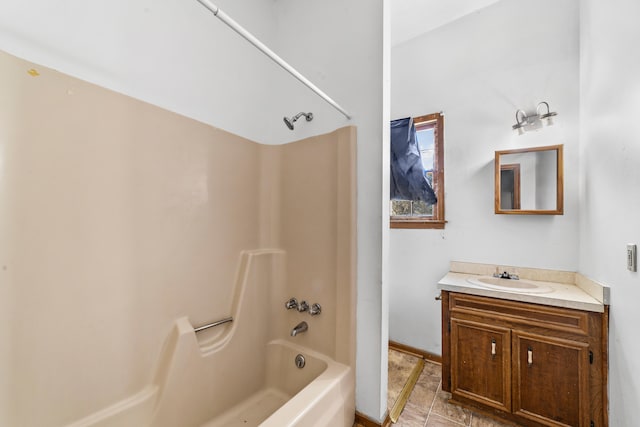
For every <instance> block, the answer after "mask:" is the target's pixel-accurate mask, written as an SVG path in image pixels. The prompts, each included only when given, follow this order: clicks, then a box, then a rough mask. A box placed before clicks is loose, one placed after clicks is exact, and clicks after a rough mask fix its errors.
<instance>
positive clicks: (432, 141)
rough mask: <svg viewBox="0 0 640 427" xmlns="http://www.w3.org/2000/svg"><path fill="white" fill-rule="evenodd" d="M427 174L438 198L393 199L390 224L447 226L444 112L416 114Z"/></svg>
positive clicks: (400, 226)
mask: <svg viewBox="0 0 640 427" xmlns="http://www.w3.org/2000/svg"><path fill="white" fill-rule="evenodd" d="M413 123H414V125H415V127H416V137H417V140H418V147H419V150H420V154H421V157H422V165H423V168H424V175H425V177H426V179H427V181H428V182H429V184H430V185H431V187H432V188H433V191H434V192H435V193H436V197H437V198H438V201H437V202H436V203H435V204H434V205H427V204H426V203H424V202H422V201H420V200H391V201H390V203H391V206H390V226H391V228H440V229H441V228H444V224H445V220H444V116H443V115H442V114H440V113H435V114H428V115H426V116H420V117H414V118H413Z"/></svg>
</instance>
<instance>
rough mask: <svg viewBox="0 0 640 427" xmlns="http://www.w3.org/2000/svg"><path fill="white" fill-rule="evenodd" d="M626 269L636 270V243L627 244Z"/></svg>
mask: <svg viewBox="0 0 640 427" xmlns="http://www.w3.org/2000/svg"><path fill="white" fill-rule="evenodd" d="M627 270H629V271H638V256H637V255H636V245H634V244H633V243H629V244H628V245H627Z"/></svg>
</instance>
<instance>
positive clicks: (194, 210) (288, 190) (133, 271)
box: [0, 52, 356, 427]
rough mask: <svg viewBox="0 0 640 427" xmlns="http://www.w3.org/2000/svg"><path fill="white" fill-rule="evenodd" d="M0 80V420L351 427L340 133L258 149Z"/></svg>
mask: <svg viewBox="0 0 640 427" xmlns="http://www.w3.org/2000/svg"><path fill="white" fill-rule="evenodd" d="M0 69H2V70H3V78H2V79H1V80H0V91H1V92H2V93H3V94H4V96H3V97H1V98H0V123H2V129H1V130H0V144H1V145H0V153H1V154H2V155H3V157H2V161H3V162H4V163H3V169H2V170H0V172H2V178H3V179H2V180H0V230H9V231H10V232H7V233H3V235H5V236H7V239H3V242H2V244H0V254H6V258H5V259H6V261H3V263H4V264H5V265H6V268H5V270H2V271H3V274H4V276H3V277H4V278H6V279H7V282H6V283H7V284H8V286H5V287H3V288H2V289H0V291H1V292H3V294H2V296H3V299H2V303H6V304H8V307H11V308H12V309H11V310H8V311H7V310H2V313H0V315H2V316H4V317H7V316H8V318H7V319H6V322H3V324H4V325H8V326H7V328H5V329H3V330H2V333H3V342H5V343H7V345H6V346H4V347H3V348H0V372H2V373H3V375H2V376H3V381H2V382H0V397H1V399H0V425H2V426H21V427H41V426H47V427H217V426H225V427H230V426H243V427H250V426H254V427H257V426H263V427H286V426H290V427H294V426H299V427H303V426H304V427H307V426H318V427H320V426H331V427H336V426H337V427H340V426H345V427H346V426H349V427H350V426H351V425H352V424H353V419H354V413H355V372H354V370H355V369H354V368H355V260H356V257H355V255H356V248H355V241H356V240H355V164H356V162H355V140H356V129H355V127H345V128H341V129H338V130H335V131H333V132H331V133H328V134H324V135H319V136H315V137H312V138H307V139H305V140H301V141H297V142H293V143H290V144H283V145H274V146H267V145H262V144H257V143H254V142H252V141H248V140H246V139H244V138H241V137H239V136H237V135H233V134H230V133H228V132H225V131H222V130H220V129H215V128H212V127H210V126H208V125H205V124H202V123H199V122H196V121H194V120H191V119H188V118H185V117H183V116H179V115H177V114H175V113H171V112H169V111H166V110H162V109H160V108H158V107H154V106H152V105H149V104H145V103H143V102H140V101H137V100H134V99H131V98H128V97H126V96H123V95H121V94H118V93H115V92H112V91H109V90H106V89H103V88H100V87H97V86H95V85H92V84H89V83H87V82H83V81H80V80H78V79H75V78H72V77H69V76H67V75H64V74H61V73H58V72H55V71H53V70H49V69H47V68H45V67H41V66H38V65H36V64H33V63H29V62H26V61H23V60H20V59H18V58H15V57H13V56H10V55H7V54H5V53H2V52H0ZM32 70H36V71H37V73H36V72H33V71H32ZM283 126H284V125H283ZM5 245H6V246H5ZM3 256H4V255H3ZM291 298H296V300H297V302H298V306H297V308H296V307H292V308H287V307H286V303H287V302H288V301H290V299H291ZM302 301H305V302H306V303H307V304H306V305H305V304H302ZM320 307H321V309H320ZM305 308H306V310H305ZM310 311H311V312H310ZM229 318H231V319H232V320H231V321H224V320H227V319H229ZM218 321H223V322H220V323H219V324H217V326H214V327H210V328H205V329H202V330H200V331H199V332H196V331H195V329H197V328H199V327H201V326H203V325H208V324H212V323H216V322H218ZM303 322H304V323H303ZM301 325H305V326H306V327H302V326H301ZM296 326H298V328H297V329H296V333H295V334H292V330H293V329H294V328H295V327H296ZM5 332H6V335H4V334H5ZM294 335H295V336H294ZM5 350H6V351H5Z"/></svg>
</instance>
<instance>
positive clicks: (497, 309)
mask: <svg viewBox="0 0 640 427" xmlns="http://www.w3.org/2000/svg"><path fill="white" fill-rule="evenodd" d="M453 264H454V263H452V265H453ZM458 264H459V263H458ZM465 265H466V264H465ZM478 266H479V265H475V267H476V268H478ZM458 267H459V266H458ZM483 267H484V268H487V266H483ZM525 270H526V272H525V273H523V274H522V276H525V277H536V278H538V279H539V278H540V277H541V276H542V277H543V278H545V279H549V277H544V276H545V273H544V272H545V271H544V270H533V269H525ZM541 272H542V273H541ZM476 273H477V271H476ZM549 273H550V274H551V272H549ZM563 274H564V276H561V279H562V280H564V282H569V281H571V280H572V278H573V280H574V282H577V283H579V284H580V285H582V287H581V286H577V285H576V284H571V283H557V282H551V281H547V280H545V281H540V280H531V279H526V278H525V279H523V282H522V283H520V284H519V283H516V281H514V282H512V283H513V285H512V286H513V287H514V288H513V289H515V290H513V289H510V288H509V287H508V284H507V285H504V286H506V289H509V290H506V291H505V290H501V289H496V286H495V285H494V286H493V287H488V288H483V287H482V286H479V285H477V283H478V279H479V278H483V277H484V278H485V279H486V280H487V282H488V283H489V285H490V286H491V285H492V284H495V283H498V284H500V285H501V284H502V282H500V281H491V280H488V278H489V277H491V276H490V275H486V274H485V275H478V274H471V273H460V272H450V273H449V274H447V276H445V277H444V278H443V279H442V280H441V281H440V284H439V287H440V289H441V291H442V293H441V298H442V359H443V360H442V388H443V390H444V391H447V392H450V393H451V402H452V403H458V404H461V405H463V406H468V407H472V408H473V409H474V410H481V411H483V412H486V413H489V414H492V415H494V416H498V417H500V418H503V419H506V420H510V421H513V422H516V423H518V424H520V425H525V426H575V427H578V426H579V427H591V426H595V427H598V426H606V425H607V417H606V413H607V331H608V312H609V311H608V305H607V304H605V300H606V302H608V289H598V284H596V283H594V282H590V281H588V279H586V278H583V277H578V279H577V280H576V273H566V272H560V275H563ZM551 275H552V274H551ZM480 283H482V282H480ZM505 283H506V282H505ZM528 287H531V288H533V287H539V288H540V289H542V290H540V291H539V293H537V294H536V293H535V292H536V290H535V289H528ZM520 289H522V290H520ZM531 290H533V292H531ZM554 294H556V295H554ZM592 294H594V295H595V296H594V295H592ZM600 295H601V296H602V298H601V299H602V301H598V298H597V297H598V296H600Z"/></svg>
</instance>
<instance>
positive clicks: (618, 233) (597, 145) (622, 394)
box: [579, 0, 640, 427]
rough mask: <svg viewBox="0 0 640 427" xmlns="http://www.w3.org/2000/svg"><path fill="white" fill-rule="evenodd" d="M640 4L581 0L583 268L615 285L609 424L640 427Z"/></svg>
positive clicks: (627, 0)
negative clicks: (637, 261)
mask: <svg viewBox="0 0 640 427" xmlns="http://www.w3.org/2000/svg"><path fill="white" fill-rule="evenodd" d="M638 16H640V3H638V2H637V1H632V0H614V1H609V2H606V4H605V3H604V2H599V1H595V0H586V1H582V2H581V46H582V49H581V88H580V89H581V90H580V97H581V133H580V137H581V152H580V171H581V172H580V183H581V192H580V211H581V216H580V245H579V247H580V271H581V272H582V273H583V274H586V275H587V276H590V277H592V278H594V279H596V280H600V281H602V282H603V283H606V284H608V285H610V286H611V323H610V327H609V330H610V339H609V352H610V353H609V357H610V359H609V389H610V395H609V401H610V421H609V425H611V426H616V427H618V426H619V427H631V426H635V425H637V424H638V422H637V420H638V402H640V359H639V358H638V357H637V355H638V354H639V352H640V343H639V341H638V324H640V311H639V310H638V302H639V301H640V275H639V274H640V273H632V272H629V271H627V270H626V263H625V261H626V257H625V255H626V253H625V249H626V244H627V243H637V244H640V221H638V212H639V211H640V197H639V194H640V193H639V190H638V189H639V188H640V168H639V167H638V165H639V164H640V144H639V143H638V135H640V122H639V121H638V115H640V57H639V56H638V55H637V54H636V52H637V40H638V39H639V38H640V27H638V24H637V19H638Z"/></svg>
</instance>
